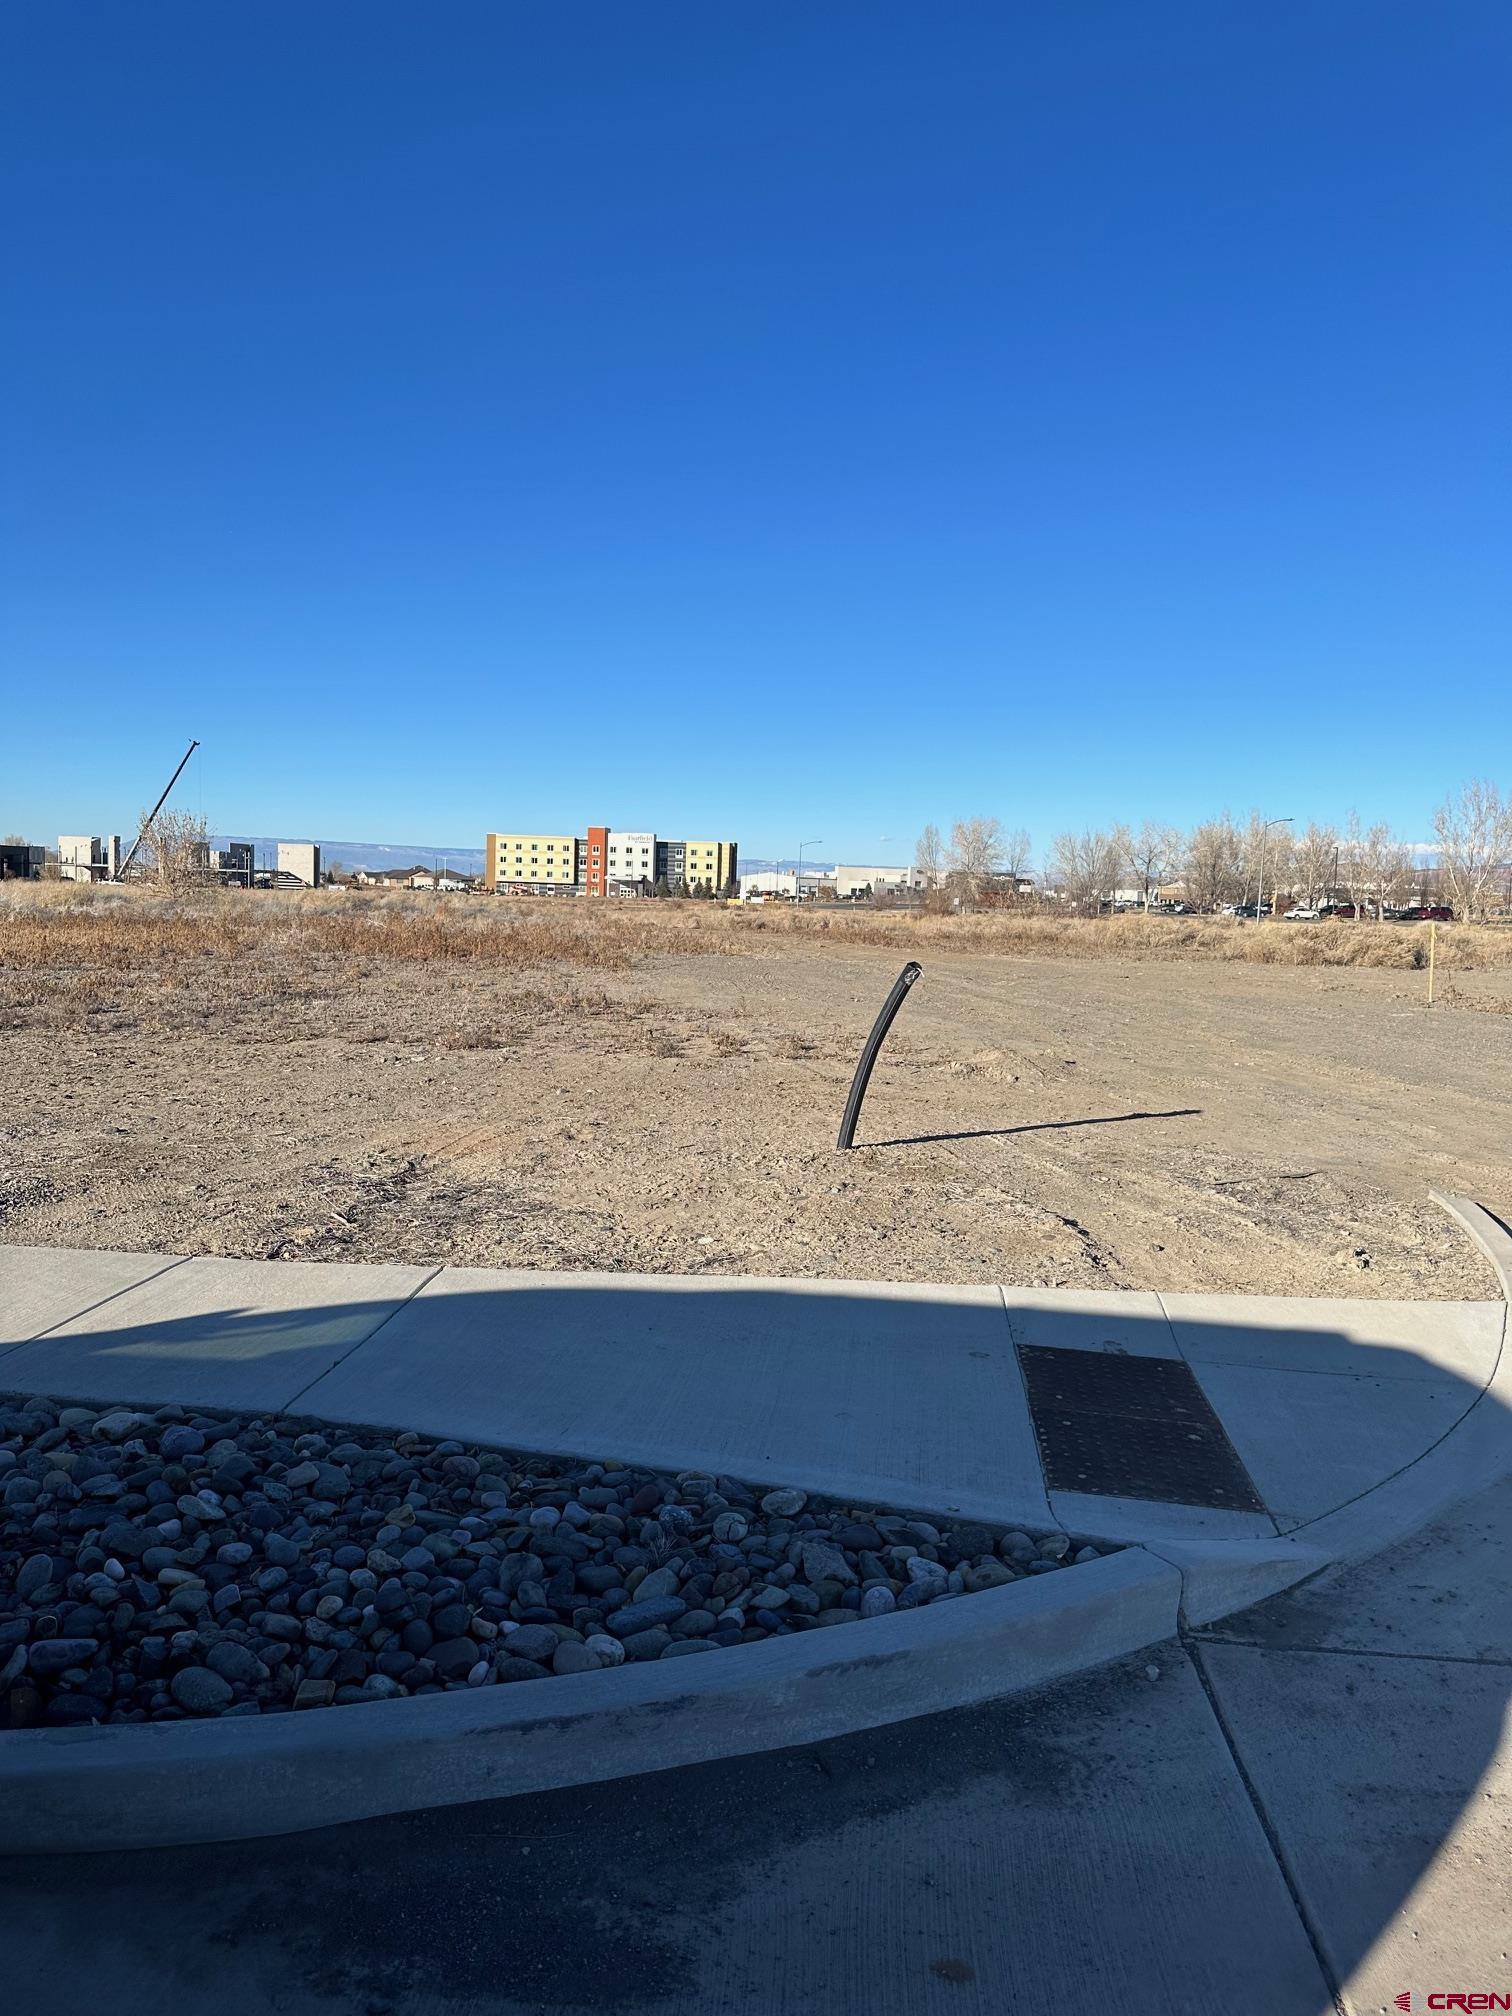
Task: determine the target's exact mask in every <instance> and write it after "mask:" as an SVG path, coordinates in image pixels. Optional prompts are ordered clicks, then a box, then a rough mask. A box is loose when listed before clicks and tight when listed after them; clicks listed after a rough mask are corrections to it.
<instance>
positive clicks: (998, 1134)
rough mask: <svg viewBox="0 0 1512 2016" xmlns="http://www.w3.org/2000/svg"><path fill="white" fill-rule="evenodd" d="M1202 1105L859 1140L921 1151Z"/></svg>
mask: <svg viewBox="0 0 1512 2016" xmlns="http://www.w3.org/2000/svg"><path fill="white" fill-rule="evenodd" d="M1201 1111H1202V1108H1201V1107H1200V1106H1178V1107H1176V1108H1174V1109H1173V1110H1172V1111H1171V1112H1169V1113H1108V1114H1105V1115H1104V1116H1103V1117H1102V1118H1100V1119H1088V1120H1035V1121H1032V1122H1031V1123H1030V1124H1029V1125H1027V1126H1024V1127H966V1128H962V1129H961V1130H960V1131H959V1132H958V1133H955V1134H900V1135H898V1137H897V1138H896V1139H895V1140H892V1141H858V1142H857V1143H856V1146H857V1147H858V1148H922V1147H924V1146H925V1145H926V1144H927V1143H928V1142H931V1141H995V1140H999V1139H1002V1138H1003V1137H1005V1136H1007V1135H1010V1134H1055V1133H1058V1132H1060V1131H1061V1129H1063V1128H1067V1127H1120V1126H1122V1125H1123V1124H1124V1122H1125V1121H1127V1120H1189V1119H1191V1118H1192V1117H1193V1116H1194V1115H1196V1114H1198V1113H1200V1112H1201Z"/></svg>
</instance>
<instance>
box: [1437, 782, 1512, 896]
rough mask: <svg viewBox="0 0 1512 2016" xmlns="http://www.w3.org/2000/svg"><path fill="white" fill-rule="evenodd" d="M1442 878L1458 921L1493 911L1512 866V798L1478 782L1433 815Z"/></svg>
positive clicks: (1494, 787) (1486, 783) (1447, 800)
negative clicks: (1502, 878)
mask: <svg viewBox="0 0 1512 2016" xmlns="http://www.w3.org/2000/svg"><path fill="white" fill-rule="evenodd" d="M1433 833H1434V838H1435V839H1436V840H1437V842H1438V856H1439V874H1440V878H1441V880H1442V882H1443V886H1444V893H1445V894H1446V895H1447V896H1448V898H1449V901H1450V903H1451V904H1452V905H1453V906H1454V914H1455V916H1456V917H1459V918H1463V919H1466V920H1468V921H1471V922H1473V921H1474V920H1475V919H1476V918H1479V917H1484V916H1485V914H1486V912H1487V911H1488V910H1489V909H1490V908H1491V904H1492V900H1493V898H1494V897H1495V895H1496V892H1497V883H1498V880H1499V878H1500V876H1501V874H1502V873H1503V871H1504V870H1505V869H1506V868H1507V865H1508V863H1509V862H1512V796H1508V797H1505V798H1504V797H1503V796H1502V794H1501V792H1500V791H1499V790H1498V788H1497V787H1496V785H1494V784H1490V783H1488V782H1487V781H1486V780H1485V779H1484V778H1480V777H1478V778H1476V779H1474V780H1473V781H1472V782H1471V783H1469V784H1467V785H1466V786H1465V787H1464V789H1463V790H1462V791H1460V792H1459V793H1458V794H1457V795H1456V796H1454V797H1451V798H1446V799H1445V800H1444V802H1443V804H1442V805H1440V806H1439V808H1438V810H1437V811H1436V812H1435V813H1434V815H1433Z"/></svg>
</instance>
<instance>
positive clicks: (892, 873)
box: [835, 868, 925, 903]
mask: <svg viewBox="0 0 1512 2016" xmlns="http://www.w3.org/2000/svg"><path fill="white" fill-rule="evenodd" d="M924 886H925V878H924V877H923V875H921V874H920V872H919V870H918V869H917V868H837V869H836V870H835V894H836V896H837V897H838V898H839V899H840V901H841V902H842V903H853V902H855V901H856V900H857V898H864V897H867V896H880V895H882V894H883V893H884V892H886V893H887V894H889V895H897V894H901V893H904V892H906V891H909V890H914V889H922V888H923V887H924Z"/></svg>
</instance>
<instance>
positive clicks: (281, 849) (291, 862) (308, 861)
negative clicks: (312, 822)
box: [278, 840, 320, 889]
mask: <svg viewBox="0 0 1512 2016" xmlns="http://www.w3.org/2000/svg"><path fill="white" fill-rule="evenodd" d="M278 872H279V874H280V875H292V876H293V878H294V880H295V881H296V882H303V884H304V885H305V887H306V888H307V889H318V888H319V887H320V849H319V847H318V846H316V844H315V842H314V841H313V840H280V841H279V843H278Z"/></svg>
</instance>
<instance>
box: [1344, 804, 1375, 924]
mask: <svg viewBox="0 0 1512 2016" xmlns="http://www.w3.org/2000/svg"><path fill="white" fill-rule="evenodd" d="M1339 879H1340V881H1342V883H1343V884H1344V888H1345V891H1346V892H1347V894H1348V896H1349V900H1350V903H1351V904H1352V906H1353V908H1354V914H1355V922H1356V923H1357V924H1358V923H1359V921H1360V919H1361V918H1362V917H1363V916H1364V914H1365V904H1366V900H1367V899H1368V897H1369V895H1370V885H1371V874H1370V848H1369V845H1368V843H1367V841H1366V838H1365V834H1364V831H1363V830H1362V828H1361V826H1360V815H1359V813H1358V812H1351V813H1350V815H1349V817H1348V818H1347V819H1346V820H1345V821H1344V835H1343V838H1342V839H1341V840H1340V842H1339Z"/></svg>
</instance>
